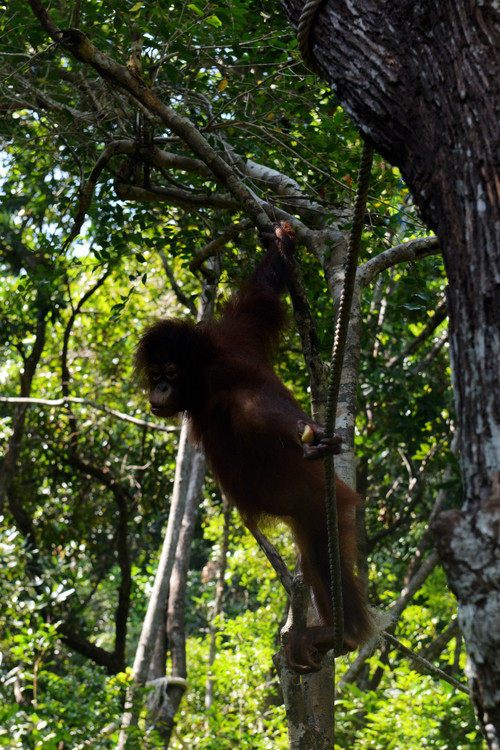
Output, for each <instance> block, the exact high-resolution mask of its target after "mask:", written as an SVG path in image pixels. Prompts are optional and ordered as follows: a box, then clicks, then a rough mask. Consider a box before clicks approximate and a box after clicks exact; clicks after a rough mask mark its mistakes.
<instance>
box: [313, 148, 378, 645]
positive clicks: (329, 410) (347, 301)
mask: <svg viewBox="0 0 500 750" xmlns="http://www.w3.org/2000/svg"><path fill="white" fill-rule="evenodd" d="M372 161H373V149H372V147H371V146H369V145H368V144H367V143H366V142H365V143H363V152H362V154H361V163H360V167H359V173H358V188H357V191H356V197H355V199H354V216H353V221H352V228H351V234H350V237H349V247H348V250H347V260H346V266H345V275H344V283H343V286H342V294H341V297H340V303H339V311H338V315H337V325H336V328H335V339H334V344H333V350H332V359H331V371H330V379H329V382H328V393H327V401H326V415H325V429H326V434H327V435H329V436H331V435H333V432H334V428H335V416H336V413H337V402H338V397H339V390H340V378H341V375H342V364H343V361H344V352H345V343H346V340H347V331H348V328H349V314H350V310H351V303H352V298H353V294H354V285H355V281H356V267H357V262H358V255H359V248H360V244H361V235H362V232H363V225H364V218H365V210H366V199H367V196H368V186H369V183H370V172H371V166H372ZM325 482H326V519H327V530H328V558H329V564H330V577H331V586H332V603H333V627H334V649H335V655H336V656H338V655H339V654H341V653H342V651H343V646H344V613H343V606H342V586H341V571H340V548H339V534H338V522H337V498H336V491H335V464H334V459H333V456H328V457H327V458H326V459H325Z"/></svg>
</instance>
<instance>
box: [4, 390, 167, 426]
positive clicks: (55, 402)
mask: <svg viewBox="0 0 500 750" xmlns="http://www.w3.org/2000/svg"><path fill="white" fill-rule="evenodd" d="M0 403H5V404H9V403H10V404H28V405H33V406H65V405H66V404H68V403H71V404H82V405H83V406H89V407H90V408H91V409H96V410H97V411H102V412H104V413H105V414H109V415H111V416H112V417H116V418H117V419H120V420H122V421H123V422H130V423H131V424H136V425H137V426H138V427H148V428H149V429H151V430H156V431H159V432H179V430H180V427H164V426H163V425H161V424H153V423H152V422H148V421H147V420H144V419H137V418H136V417H131V416H129V415H128V414H124V413H123V412H121V411H117V410H116V409H109V408H108V407H106V406H100V405H99V404H96V403H94V402H93V401H89V399H87V398H76V397H72V396H68V397H66V398H21V397H18V396H0Z"/></svg>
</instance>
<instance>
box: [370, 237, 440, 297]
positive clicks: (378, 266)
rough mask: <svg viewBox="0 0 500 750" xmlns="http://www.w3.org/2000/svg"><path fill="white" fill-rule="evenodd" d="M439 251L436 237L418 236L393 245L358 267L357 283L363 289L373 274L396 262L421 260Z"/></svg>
mask: <svg viewBox="0 0 500 750" xmlns="http://www.w3.org/2000/svg"><path fill="white" fill-rule="evenodd" d="M440 252H441V251H440V249H439V242H438V239H437V237H418V238H417V239H414V240H409V241H408V242H403V243H402V244H400V245H395V246H394V247H391V248H389V250H385V251H384V252H383V253H380V254H379V255H376V256H375V257H374V258H370V260H367V261H366V263H363V265H361V266H360V267H359V268H358V273H357V281H358V284H359V285H360V287H361V289H364V288H365V287H367V286H368V284H370V282H371V281H373V279H374V278H375V276H377V275H378V274H379V273H381V272H382V271H385V270H386V269H387V268H391V267H392V266H395V265H397V264H398V263H408V261H410V260H421V259H422V258H426V257H427V256H428V255H438V254H439V253H440Z"/></svg>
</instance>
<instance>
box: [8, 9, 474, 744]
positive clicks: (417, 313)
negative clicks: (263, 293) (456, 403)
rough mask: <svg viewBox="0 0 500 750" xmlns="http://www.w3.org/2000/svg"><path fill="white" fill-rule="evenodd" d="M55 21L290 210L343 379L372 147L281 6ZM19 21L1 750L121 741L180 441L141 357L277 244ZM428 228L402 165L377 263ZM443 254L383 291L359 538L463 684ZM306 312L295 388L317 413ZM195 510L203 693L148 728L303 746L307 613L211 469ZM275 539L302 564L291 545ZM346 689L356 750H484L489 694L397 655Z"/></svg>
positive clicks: (194, 579) (186, 625) (187, 555)
mask: <svg viewBox="0 0 500 750" xmlns="http://www.w3.org/2000/svg"><path fill="white" fill-rule="evenodd" d="M47 7H48V8H49V10H50V12H51V13H53V17H54V18H55V19H56V21H57V22H58V23H59V25H60V26H61V27H62V28H65V27H68V26H71V25H78V26H79V27H80V28H81V29H82V30H83V31H84V32H85V33H86V34H88V36H89V38H90V39H91V40H92V43H93V44H94V45H95V46H96V47H97V48H98V49H100V50H102V51H103V52H105V53H106V54H108V55H110V57H112V58H113V59H114V60H117V61H119V62H120V63H121V64H123V65H127V64H128V69H129V70H130V71H132V72H133V73H134V75H136V76H138V77H142V78H143V80H144V81H145V82H146V83H147V85H148V86H149V85H151V86H152V87H153V88H154V91H155V94H156V96H157V97H158V98H159V99H160V100H162V101H164V102H165V103H166V104H168V106H169V107H170V108H171V109H172V110H173V111H175V112H177V113H179V114H180V115H182V116H183V117H187V118H188V119H189V120H190V121H191V123H193V124H194V126H195V127H196V128H197V129H198V130H199V132H200V133H202V134H203V136H204V137H205V139H206V140H207V141H208V143H210V144H211V145H212V147H213V148H215V149H216V150H217V151H218V152H219V153H223V154H224V158H225V159H226V160H227V162H228V163H230V164H231V165H232V166H233V168H234V169H235V171H236V172H237V173H238V175H239V177H240V179H241V180H242V181H243V182H244V183H245V184H246V185H247V186H248V187H250V188H251V190H252V191H253V194H254V195H255V196H256V197H257V199H258V200H259V201H260V202H261V203H262V205H263V206H265V209H266V211H267V212H268V215H269V216H270V218H271V219H274V218H288V217H295V219H296V222H298V223H299V225H300V227H301V228H302V239H303V242H302V243H301V246H300V248H299V251H298V257H297V261H298V263H299V265H300V269H301V273H302V275H303V280H304V286H305V289H306V290H307V298H308V300H309V303H310V307H311V311H312V315H313V318H314V324H315V328H316V334H317V342H318V347H319V350H320V352H321V356H322V359H323V360H324V361H325V362H327V361H328V360H329V357H330V352H331V346H332V338H333V331H334V322H335V319H334V309H333V304H332V294H331V286H329V285H328V283H327V281H326V280H325V268H326V267H327V266H328V257H329V252H330V249H329V248H330V245H329V243H330V244H331V243H333V242H334V240H333V239H332V238H335V241H336V242H340V241H341V240H342V238H345V237H347V235H348V232H349V229H350V222H351V217H352V205H353V194H354V189H355V187H356V175H357V170H358V166H359V159H360V153H361V143H360V140H359V137H358V134H357V131H356V129H355V128H354V127H353V125H352V124H351V123H350V121H349V119H348V118H347V116H346V115H345V114H344V112H343V111H342V110H341V109H340V108H339V107H338V105H337V103H336V101H335V97H334V95H333V94H332V92H331V91H330V89H329V88H328V87H327V86H326V85H325V84H324V83H323V82H322V81H321V80H319V79H318V78H317V77H316V76H314V75H313V74H312V73H310V72H309V71H308V70H307V69H306V68H305V66H304V65H303V63H302V61H301V59H300V55H299V53H298V51H297V45H296V41H295V37H294V35H293V33H292V30H291V29H290V28H289V26H288V24H287V22H286V20H285V19H284V17H283V16H282V14H281V13H280V12H279V9H278V8H277V7H275V6H274V5H273V4H270V3H259V2H255V1H254V0H237V1H236V2H231V3H224V2H216V3H210V4H206V5H205V4H203V3H175V4H172V5H168V4H165V3H159V2H158V3H142V2H137V3H134V2H128V3H123V2H116V1H115V0H111V1H110V2H107V3H106V4H103V3H101V2H98V0H88V2H84V3H82V5H81V7H80V5H75V6H73V5H71V4H69V5H65V4H64V2H61V3H57V4H54V5H53V7H51V6H47ZM0 10H1V20H0V33H1V41H0V45H1V48H0V66H1V67H0V80H1V84H0V111H1V115H2V116H1V119H0V137H1V142H2V154H1V160H0V183H1V188H0V189H1V212H0V222H1V231H0V264H1V273H2V279H1V282H0V389H1V390H0V396H1V400H0V441H1V443H0V459H1V461H2V463H1V464H0V500H1V502H2V507H1V509H0V513H1V516H0V554H1V562H2V571H3V572H2V576H1V577H0V597H1V607H0V646H1V663H0V694H1V697H2V700H1V705H0V746H2V747H9V748H14V747H17V748H43V749H44V750H50V749H51V748H54V749H56V748H84V747H92V748H108V747H115V746H116V742H117V738H118V735H119V731H120V721H121V715H122V710H123V699H124V692H125V689H126V686H127V684H128V682H129V680H130V666H131V664H132V662H133V659H134V653H135V647H136V645H137V640H138V637H139V634H140V632H141V627H142V622H143V619H144V616H145V611H146V607H147V602H148V597H149V595H150V593H151V589H152V582H153V579H154V574H155V570H156V566H157V563H158V557H159V552H160V549H161V545H162V540H163V536H164V532H165V527H166V523H167V519H168V515H169V507H170V501H171V497H172V488H173V482H174V474H175V465H176V460H177V445H178V436H179V431H180V424H179V423H177V424H175V423H174V424H173V425H171V424H169V425H167V424H165V423H161V424H160V423H158V422H156V421H155V420H154V419H152V418H150V417H149V416H148V409H147V399H146V396H145V394H144V392H143V391H142V389H141V387H140V385H139V384H138V383H137V382H136V380H135V378H134V375H133V357H134V349H135V346H136V344H137V340H138V337H139V335H140V333H141V331H142V330H143V329H144V327H145V326H146V325H147V324H148V323H150V322H152V321H153V320H155V319H156V318H157V317H160V316H181V317H186V316H189V317H193V318H195V317H196V315H197V313H198V310H199V307H200V299H201V292H202V290H206V289H207V287H208V288H209V295H208V296H209V298H210V297H211V296H212V297H213V301H214V302H215V307H216V308H217V307H219V306H220V304H221V301H222V300H223V299H224V298H226V297H227V296H228V294H230V293H231V292H232V291H234V289H235V288H237V285H238V282H239V281H240V280H241V279H242V278H245V277H246V276H248V275H249V273H250V272H251V270H252V268H254V267H255V265H256V263H257V262H258V259H259V258H260V257H261V248H260V246H259V243H258V240H257V235H256V232H255V230H254V228H253V227H252V222H251V221H249V220H248V217H247V216H246V214H245V211H244V208H243V207H242V205H241V204H239V203H238V201H237V200H236V199H235V198H234V196H233V195H232V194H230V193H229V192H228V190H227V188H226V187H225V186H224V185H223V184H221V183H220V181H217V179H215V178H214V176H213V175H212V174H211V173H210V171H209V170H208V169H207V168H206V165H205V164H204V163H203V161H201V160H200V159H198V158H195V157H194V156H193V154H192V152H191V151H190V150H189V148H188V147H187V145H186V143H185V142H184V140H183V139H182V138H181V137H180V136H179V135H177V134H176V133H175V132H173V131H172V130H170V129H168V128H166V127H165V125H164V123H162V122H161V121H159V120H158V119H155V118H154V117H152V116H151V115H150V113H149V112H148V111H146V109H145V108H144V107H141V106H140V104H138V103H137V101H136V100H135V99H134V98H133V97H131V96H130V94H129V93H128V92H127V91H126V90H125V89H122V90H118V89H116V88H114V87H113V86H112V85H111V84H108V83H107V82H106V81H104V80H103V79H102V78H101V77H100V76H99V75H97V73H96V72H95V71H94V70H93V69H92V68H91V67H89V66H85V65H82V63H80V62H77V61H75V60H74V59H72V58H71V57H70V56H69V55H68V54H67V53H66V52H65V51H64V50H61V49H60V48H58V46H57V44H54V43H51V41H50V39H49V38H48V37H47V34H46V33H45V32H44V31H43V29H42V28H41V26H40V24H39V22H38V21H37V20H36V19H35V17H34V16H33V14H32V13H31V10H30V8H29V6H28V5H27V4H26V3H22V2H20V0H12V1H11V2H9V3H8V4H5V3H0ZM314 232H316V233H317V236H316V241H315V242H314V241H313V240H310V238H311V236H313V234H314ZM73 235H74V236H73ZM428 236H429V232H428V230H427V228H426V226H425V225H424V224H423V222H422V221H421V219H420V218H419V215H418V212H417V211H416V210H415V209H414V207H413V203H412V200H411V196H410V195H409V194H408V191H407V189H406V187H405V185H404V183H403V181H402V180H401V177H400V175H399V173H398V171H397V170H396V169H394V168H393V167H391V165H390V164H388V163H387V162H385V161H384V160H383V159H382V158H381V157H379V156H377V155H376V157H375V163H374V167H373V173H372V181H371V187H370V192H369V201H368V206H367V218H366V224H365V232H364V235H363V244H362V250H361V259H360V262H361V263H362V264H363V263H369V262H370V261H371V260H374V259H376V258H377V257H383V254H384V253H387V252H389V251H390V250H391V248H395V247H399V246H406V245H407V243H411V242H413V241H415V240H417V239H419V238H421V239H422V241H423V242H424V244H425V242H426V238H427V237H428ZM318 237H320V238H321V242H319V240H318V239H317V238H318ZM308 239H309V240H310V242H309V244H308ZM313 246H314V247H313ZM425 247H427V248H428V252H426V253H422V256H421V257H419V258H417V259H416V260H411V261H410V260H408V259H406V260H405V261H404V262H398V263H397V264H389V263H388V264H387V267H385V268H384V270H381V271H380V273H378V274H377V275H376V276H375V275H374V278H373V281H372V283H370V284H367V285H366V287H365V288H364V289H363V294H362V297H361V318H362V325H363V328H362V347H361V357H360V369H359V388H358V400H357V414H356V432H355V456H356V474H357V487H358V490H359V491H360V492H361V493H362V495H363V497H364V499H365V504H364V511H363V515H362V519H361V521H362V529H361V531H362V541H363V549H364V551H365V552H366V556H367V570H366V574H367V578H368V586H369V594H370V600H371V602H372V603H373V605H374V606H375V607H377V608H378V609H380V610H383V611H388V612H395V613H396V621H395V624H396V634H397V636H398V638H399V639H400V640H401V641H402V642H403V643H404V644H405V645H407V646H409V647H411V648H412V649H413V650H415V651H416V652H418V653H419V654H421V655H422V656H424V657H425V658H427V659H428V660H430V661H432V662H433V663H434V664H435V665H437V666H439V667H440V668H441V669H442V670H443V671H444V672H446V673H447V674H449V675H450V676H453V677H455V678H456V679H458V680H459V681H460V682H462V683H463V684H465V678H464V674H463V671H464V666H465V651H464V648H463V642H462V639H461V636H460V632H459V629H458V626H457V623H456V603H455V599H454V597H453V595H452V594H451V592H450V591H449V590H448V588H447V586H446V581H445V576H444V573H443V571H442V570H441V568H440V566H439V564H438V559H437V555H436V553H435V551H434V548H433V540H432V535H431V534H430V531H429V523H430V521H431V520H432V518H433V517H434V516H435V514H436V513H437V511H438V509H440V508H449V507H459V506H460V503H461V487H460V475H459V470H458V464H457V458H456V455H455V450H454V443H453V436H454V415H453V399H452V394H451V385H450V372H449V362H448V352H447V333H446V302H445V294H444V289H445V276H444V271H443V267H442V263H441V259H440V256H439V253H438V251H437V249H436V246H435V243H434V244H433V243H432V240H431V241H429V242H428V244H427V245H425ZM402 257H403V259H404V253H403V256H402ZM207 259H208V260H207ZM289 307H290V327H289V329H288V331H287V333H286V336H285V337H284V339H283V342H282V345H281V348H280V351H279V356H278V361H277V370H278V372H279V374H280V376H281V377H282V378H283V380H284V381H285V383H286V384H287V385H288V386H289V387H290V388H291V389H292V390H293V392H294V394H295V395H296V397H297V398H298V399H299V401H300V402H301V404H302V405H303V406H304V407H305V409H306V410H309V409H310V404H309V401H310V395H309V394H310V382H309V377H308V371H307V368H306V366H305V363H304V353H303V351H302V346H301V339H300V337H299V334H298V332H297V327H296V325H294V319H293V318H294V315H293V311H292V309H291V306H290V305H289ZM228 450H230V446H228ZM198 500H199V508H198V513H197V519H196V524H195V527H194V534H193V539H192V543H191V544H190V545H189V547H186V548H185V549H180V551H179V554H180V555H181V556H182V557H183V558H184V559H185V560H189V572H188V577H187V588H186V595H185V616H184V618H183V619H182V618H181V620H180V623H181V630H182V633H181V638H182V639H185V647H186V658H187V683H188V686H187V690H186V692H185V694H184V696H183V698H182V701H181V702H180V708H179V711H178V713H177V715H176V717H175V727H174V728H173V731H171V733H170V732H169V737H168V740H166V739H165V736H164V735H162V733H161V732H160V731H158V728H157V727H155V724H154V722H149V721H148V718H147V715H146V713H145V712H144V715H143V716H142V718H141V721H140V723H139V726H138V728H137V730H136V742H137V743H138V744H137V746H138V747H141V748H150V747H151V748H156V747H164V746H166V743H167V742H168V743H169V746H170V747H172V748H184V747H197V748H202V749H203V750H205V749H208V748H230V747H235V746H237V747H241V748H252V750H258V749H260V748H263V749H264V748H286V747H288V738H287V731H286V719H285V712H284V708H283V705H282V699H281V693H280V685H279V682H278V680H277V676H276V673H275V670H274V668H273V662H272V655H273V653H274V652H275V651H276V650H277V647H278V640H279V629H280V626H282V624H283V622H284V619H285V617H286V595H285V593H284V591H283V589H282V588H281V587H280V585H279V582H278V581H277V578H276V575H275V573H274V571H273V570H272V568H271V567H270V565H269V563H268V562H267V560H266V559H265V557H264V556H263V555H262V554H261V553H260V551H258V548H257V545H256V543H255V540H254V539H253V538H252V537H251V536H250V535H249V534H248V533H247V532H246V530H245V528H244V527H243V525H242V523H241V521H240V519H239V517H238V515H237V514H236V513H235V512H234V511H232V510H231V509H228V507H227V506H226V504H225V502H224V500H223V498H221V495H220V492H219V491H218V488H217V487H216V486H215V484H214V483H213V481H212V479H211V478H210V475H207V478H206V481H205V485H204V489H203V493H202V495H200V497H199V498H198ZM270 536H272V538H273V541H274V542H275V543H276V544H277V545H278V547H279V549H280V551H281V552H282V554H283V555H284V556H285V558H286V559H287V561H288V562H289V563H290V564H293V559H294V552H293V547H292V544H291V541H290V538H289V536H288V534H287V531H286V529H285V527H281V526H277V527H276V528H273V529H271V530H270ZM408 592H409V593H408ZM164 648H165V649H166V650H167V652H168V650H169V643H168V642H167V643H166V644H164ZM165 671H166V674H167V675H168V674H170V667H169V662H168V661H167V663H166V665H165ZM337 680H338V682H339V683H340V685H339V697H338V701H337V703H338V707H337V742H338V744H339V746H340V747H347V746H348V747H353V748H359V749H360V750H361V749H362V748H370V749H372V750H375V749H378V748H380V749H381V750H382V748H383V749H384V750H385V749H386V748H401V747H404V748H407V749H408V750H412V749H413V748H436V750H438V749H439V750H444V749H445V748H450V750H459V749H460V748H481V747H483V741H482V739H481V737H480V735H479V732H478V730H477V728H476V723H475V719H474V715H473V711H472V708H471V706H470V703H469V700H468V697H467V695H466V694H464V693H463V692H461V691H460V690H458V689H457V688H456V687H454V686H453V685H451V684H449V683H447V682H445V681H443V680H441V679H438V678H437V677H436V676H433V675H430V674H426V673H425V672H424V671H423V670H422V668H421V667H418V668H417V667H416V666H415V665H413V664H412V663H410V662H409V661H408V659H407V658H405V657H404V656H402V655H401V654H399V653H398V652H396V651H394V650H391V649H389V648H387V647H384V648H382V649H380V648H379V649H377V650H376V651H375V652H374V654H373V655H372V656H370V657H366V658H365V659H364V660H363V663H362V664H360V663H359V661H358V662H357V661H356V655H353V656H351V657H345V658H343V659H341V660H339V663H338V666H337Z"/></svg>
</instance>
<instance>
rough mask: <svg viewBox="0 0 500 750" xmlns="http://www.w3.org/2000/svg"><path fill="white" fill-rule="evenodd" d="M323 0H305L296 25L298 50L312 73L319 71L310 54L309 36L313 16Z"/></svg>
mask: <svg viewBox="0 0 500 750" xmlns="http://www.w3.org/2000/svg"><path fill="white" fill-rule="evenodd" d="M322 2H323V0H307V2H306V4H305V5H304V7H303V8H302V12H301V14H300V19H299V25H298V27H297V42H298V44H299V52H300V54H301V55H302V59H303V60H304V62H305V64H306V65H307V67H308V68H310V69H311V70H312V71H313V72H314V73H319V69H318V66H317V65H316V61H315V59H314V58H313V56H312V52H311V46H310V44H309V38H310V36H311V29H312V22H313V18H314V16H315V14H316V11H317V10H318V8H319V6H320V5H321V3H322Z"/></svg>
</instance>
